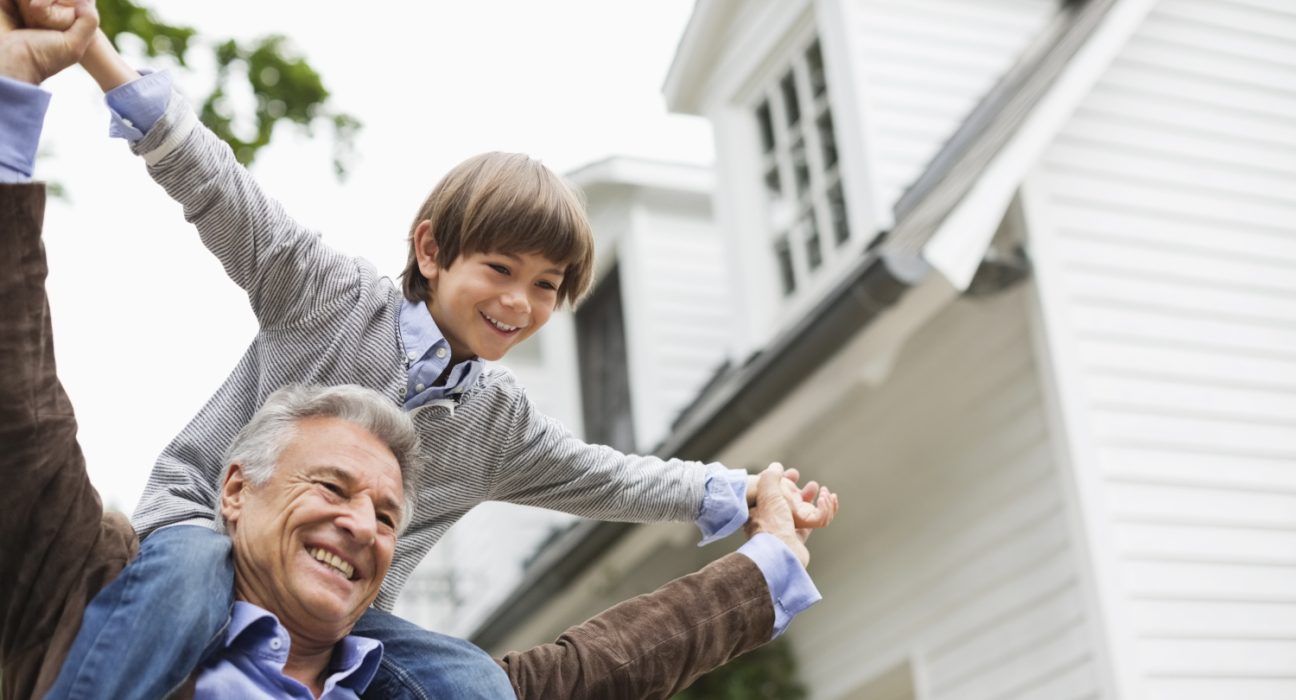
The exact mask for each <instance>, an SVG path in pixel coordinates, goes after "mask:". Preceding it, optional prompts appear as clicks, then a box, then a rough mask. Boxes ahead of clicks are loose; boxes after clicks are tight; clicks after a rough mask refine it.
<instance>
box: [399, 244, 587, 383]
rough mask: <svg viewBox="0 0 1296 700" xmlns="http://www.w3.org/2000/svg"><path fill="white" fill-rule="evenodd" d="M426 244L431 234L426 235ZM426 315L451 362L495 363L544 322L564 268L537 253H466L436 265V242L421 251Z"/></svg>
mask: <svg viewBox="0 0 1296 700" xmlns="http://www.w3.org/2000/svg"><path fill="white" fill-rule="evenodd" d="M425 238H426V239H428V240H430V238H431V236H425ZM420 253H421V254H420V255H419V270H420V271H421V272H422V273H423V276H424V277H426V278H427V280H428V288H429V290H430V291H429V294H428V300H427V306H428V312H429V313H431V314H432V320H434V321H436V324H437V328H439V329H440V330H441V333H442V335H444V336H445V338H446V342H448V343H449V344H450V353H451V361H452V362H460V361H462V360H465V359H468V358H470V357H474V356H475V357H480V358H482V359H484V360H498V359H500V358H501V357H504V355H505V354H506V353H508V351H509V350H511V349H513V347H514V346H516V345H517V344H518V343H520V342H522V341H523V340H526V339H527V338H530V337H531V335H532V334H533V333H535V332H536V331H537V330H539V329H540V327H541V326H543V325H544V324H545V323H546V322H548V321H549V317H550V315H552V314H553V310H554V307H555V306H557V304H558V288H559V287H561V286H562V282H563V266H562V265H560V264H558V263H555V262H554V261H552V260H549V259H548V258H546V257H544V256H543V255H540V254H538V253H516V254H514V253H468V254H465V255H461V256H459V259H457V260H455V261H454V262H453V263H452V264H451V265H450V266H449V267H444V268H443V267H438V266H437V264H436V247H435V244H431V243H425V245H424V246H423V247H422V249H421V250H420Z"/></svg>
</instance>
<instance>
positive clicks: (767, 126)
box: [756, 100, 774, 153]
mask: <svg viewBox="0 0 1296 700" xmlns="http://www.w3.org/2000/svg"><path fill="white" fill-rule="evenodd" d="M756 121H757V122H758V123H759V125H760V135H761V150H762V152H764V153H771V152H773V151H774V121H773V120H772V119H770V107H769V100H766V101H764V102H762V103H761V105H760V107H757V108H756Z"/></svg>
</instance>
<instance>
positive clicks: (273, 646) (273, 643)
mask: <svg viewBox="0 0 1296 700" xmlns="http://www.w3.org/2000/svg"><path fill="white" fill-rule="evenodd" d="M282 646H283V642H281V641H279V638H278V637H275V638H274V639H271V640H270V648H271V649H274V650H275V651H279V648H280V647H282Z"/></svg>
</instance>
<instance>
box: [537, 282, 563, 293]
mask: <svg viewBox="0 0 1296 700" xmlns="http://www.w3.org/2000/svg"><path fill="white" fill-rule="evenodd" d="M536 285H537V286H538V287H540V288H541V289H544V290H546V291H550V292H556V291H558V285H556V284H554V283H553V282H549V281H547V280H540V281H539V282H537V283H536Z"/></svg>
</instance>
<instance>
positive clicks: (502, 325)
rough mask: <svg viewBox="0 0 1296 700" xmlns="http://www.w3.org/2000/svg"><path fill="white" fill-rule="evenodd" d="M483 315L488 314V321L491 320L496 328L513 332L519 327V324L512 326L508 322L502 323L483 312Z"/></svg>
mask: <svg viewBox="0 0 1296 700" xmlns="http://www.w3.org/2000/svg"><path fill="white" fill-rule="evenodd" d="M482 316H486V320H487V321H490V322H491V323H492V324H493V325H494V326H495V327H496V328H498V329H500V330H502V331H504V332H505V333H512V332H513V331H515V330H517V329H518V327H517V326H510V325H509V324H507V323H500V322H499V321H496V320H495V319H493V318H491V317H490V316H489V315H487V314H482Z"/></svg>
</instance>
